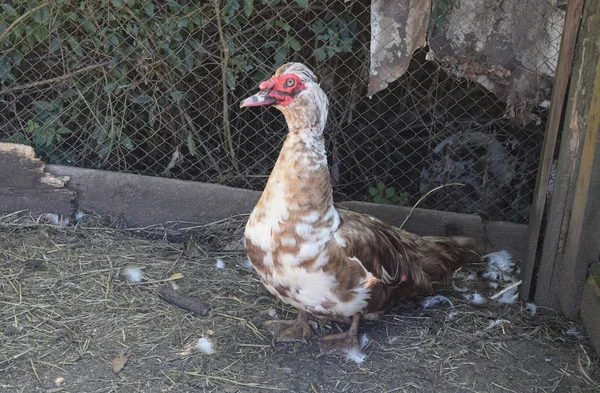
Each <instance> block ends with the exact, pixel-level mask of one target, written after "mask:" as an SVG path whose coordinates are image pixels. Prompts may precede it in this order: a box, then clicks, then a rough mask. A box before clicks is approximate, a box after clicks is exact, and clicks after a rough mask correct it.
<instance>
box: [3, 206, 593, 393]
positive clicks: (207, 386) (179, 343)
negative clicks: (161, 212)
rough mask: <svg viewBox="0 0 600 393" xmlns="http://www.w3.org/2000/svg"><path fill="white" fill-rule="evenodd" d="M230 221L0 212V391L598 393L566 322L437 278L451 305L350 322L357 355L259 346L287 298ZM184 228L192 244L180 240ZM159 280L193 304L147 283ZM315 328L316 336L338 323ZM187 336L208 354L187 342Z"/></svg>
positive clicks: (577, 335) (312, 345)
mask: <svg viewBox="0 0 600 393" xmlns="http://www.w3.org/2000/svg"><path fill="white" fill-rule="evenodd" d="M244 219H245V217H233V218H231V219H229V220H225V221H221V222H218V223H214V224H212V225H207V226H203V227H194V228H190V229H188V230H186V231H184V232H185V233H184V236H182V235H181V233H177V232H174V231H170V230H166V229H164V228H158V227H156V228H145V229H143V230H131V229H114V227H115V223H114V222H110V220H103V219H99V218H94V217H87V216H86V217H84V218H83V219H82V220H81V221H80V222H79V223H78V224H77V225H75V226H73V225H69V226H65V227H61V226H57V225H52V224H50V223H48V218H47V217H42V218H41V219H39V218H32V217H18V216H16V215H11V216H5V217H1V218H0V332H3V334H0V348H2V349H1V351H0V391H1V392H41V391H43V392H270V391H289V392H307V393H309V392H310V393H321V392H439V393H446V392H498V393H501V392H504V393H505V392H518V393H520V392H600V385H599V382H600V366H599V363H598V357H597V355H596V354H594V352H593V349H592V348H591V347H589V345H588V342H587V340H586V338H585V333H584V331H583V329H582V327H581V326H580V323H579V321H572V320H566V319H564V318H561V317H559V316H557V315H556V314H555V313H554V312H553V311H552V310H547V309H542V308H541V307H538V310H537V313H536V314H535V315H533V316H532V315H530V312H529V310H527V309H526V308H525V307H523V306H521V305H519V304H515V305H500V304H487V305H485V306H483V307H475V306H472V305H470V304H468V303H467V302H466V301H465V300H463V299H462V297H461V296H459V294H457V293H456V292H454V290H452V288H445V289H441V290H440V293H442V294H444V295H446V296H448V297H449V298H450V299H451V300H452V302H453V304H454V307H453V308H452V307H450V306H448V305H440V306H437V308H428V309H424V308H423V306H422V301H423V298H424V297H425V296H427V295H428V294H419V295H416V296H414V297H413V298H411V299H410V300H408V301H405V302H403V303H401V304H399V305H398V306H397V307H395V308H394V309H392V310H390V312H388V313H387V314H386V315H385V316H384V318H383V319H382V320H379V321H373V322H362V323H361V329H360V333H361V336H365V337H366V338H367V339H368V340H369V341H368V343H367V344H366V347H365V348H364V349H363V351H364V353H365V354H366V359H365V361H364V363H363V364H361V365H357V364H354V363H351V362H347V361H346V360H344V359H340V358H337V357H331V356H320V357H319V356H318V355H319V349H318V346H317V344H316V342H315V341H314V340H311V341H310V342H308V343H298V344H289V345H274V344H273V343H272V339H271V337H270V334H269V333H268V332H267V331H266V330H265V329H264V328H263V327H262V322H263V321H265V320H267V319H269V318H270V317H269V315H274V314H277V315H279V316H281V317H284V318H293V317H294V311H293V310H292V309H290V308H288V307H287V306H285V305H283V304H281V303H280V302H278V301H276V300H275V299H274V298H273V297H272V296H271V295H269V294H268V292H266V290H264V289H263V287H262V286H261V284H260V282H259V281H258V278H257V276H256V275H255V273H254V272H253V271H252V270H250V269H248V266H247V265H246V264H245V263H244V261H245V258H244V254H243V252H242V251H239V250H235V245H236V243H237V242H238V240H239V239H240V236H241V233H242V231H243V224H244ZM36 221H37V222H36ZM189 235H193V239H194V242H190V241H188V242H182V239H185V236H189ZM232 248H233V249H234V250H231V249H232ZM226 250H230V251H226ZM218 258H220V259H222V260H223V262H224V269H217V267H216V266H215V263H216V260H217V259H218ZM127 264H135V265H137V266H139V267H141V268H142V273H143V276H144V278H145V281H144V282H143V283H142V284H135V283H129V282H127V281H126V280H124V279H122V278H121V277H120V276H119V273H120V271H121V270H122V268H123V267H124V266H125V265H127ZM178 273H180V274H178ZM171 283H175V284H176V285H177V286H178V287H179V290H180V291H181V292H183V293H185V294H186V295H188V296H191V297H193V298H194V299H196V300H197V302H199V303H201V304H203V305H204V306H205V307H206V309H207V311H208V312H207V314H206V315H203V316H202V315H197V314H194V313H191V312H189V311H185V310H183V309H181V308H178V307H176V306H174V305H173V304H170V303H168V302H166V301H164V300H163V299H161V298H159V297H158V296H157V295H156V290H157V289H158V288H160V287H162V286H163V285H168V286H171V285H173V284H171ZM495 321H496V322H495ZM498 321H499V322H498ZM494 322H495V323H494ZM314 327H315V332H314V333H315V335H317V336H318V335H321V334H325V333H327V332H330V331H332V330H337V329H339V328H340V327H339V326H337V325H336V324H331V325H329V324H325V323H319V324H316V325H315V326H314ZM201 337H205V338H207V339H208V340H209V341H211V342H213V343H214V345H215V350H216V352H215V353H214V354H212V355H207V354H203V353H201V352H200V351H198V350H196V349H194V347H195V344H196V343H197V342H198V340H199V339H200V338H201ZM125 351H128V352H127V354H130V357H129V358H128V360H127V361H126V362H125V363H123V360H125V357H123V356H120V357H119V355H121V354H123V353H124V352H125ZM114 359H117V360H114ZM113 366H123V367H122V369H121V370H120V371H119V372H115V371H114V370H113Z"/></svg>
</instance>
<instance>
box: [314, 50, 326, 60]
mask: <svg viewBox="0 0 600 393" xmlns="http://www.w3.org/2000/svg"><path fill="white" fill-rule="evenodd" d="M314 55H315V57H316V58H317V60H318V61H325V60H327V53H325V50H324V49H323V48H317V49H315V51H314Z"/></svg>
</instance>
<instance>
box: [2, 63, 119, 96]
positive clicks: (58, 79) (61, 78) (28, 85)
mask: <svg viewBox="0 0 600 393" xmlns="http://www.w3.org/2000/svg"><path fill="white" fill-rule="evenodd" d="M109 63H110V61H108V60H107V61H103V62H102V63H98V64H92V65H89V66H87V67H83V68H82V69H79V70H77V71H74V72H71V73H68V74H64V75H61V76H57V77H56V78H51V79H44V80H41V81H37V82H31V83H26V84H24V85H20V86H14V87H9V88H8V89H4V90H0V95H2V94H8V93H13V92H15V91H21V90H27V89H31V88H32V87H37V86H43V85H50V84H53V83H57V82H62V81H64V80H67V79H71V78H73V77H74V76H77V75H79V74H84V73H86V72H88V71H91V70H95V69H96V68H102V67H106V66H107V65H108V64H109Z"/></svg>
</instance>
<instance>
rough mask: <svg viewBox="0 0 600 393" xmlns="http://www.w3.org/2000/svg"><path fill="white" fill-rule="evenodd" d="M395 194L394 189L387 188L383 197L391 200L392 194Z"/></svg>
mask: <svg viewBox="0 0 600 393" xmlns="http://www.w3.org/2000/svg"><path fill="white" fill-rule="evenodd" d="M395 193H396V189H395V188H394V187H389V188H386V189H385V195H386V196H387V197H388V198H391V197H392V196H394V194H395Z"/></svg>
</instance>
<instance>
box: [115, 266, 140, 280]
mask: <svg viewBox="0 0 600 393" xmlns="http://www.w3.org/2000/svg"><path fill="white" fill-rule="evenodd" d="M120 276H121V277H122V278H124V279H125V280H126V281H128V282H141V281H142V280H143V279H144V277H143V276H142V270H141V268H140V267H138V266H135V265H125V266H123V269H121V273H120Z"/></svg>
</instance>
